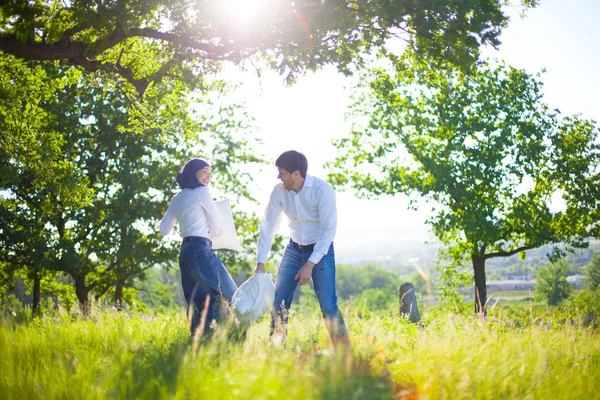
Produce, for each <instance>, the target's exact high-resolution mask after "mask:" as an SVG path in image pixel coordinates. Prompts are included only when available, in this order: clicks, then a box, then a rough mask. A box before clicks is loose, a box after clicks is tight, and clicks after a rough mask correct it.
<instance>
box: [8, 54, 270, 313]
mask: <svg viewBox="0 0 600 400" xmlns="http://www.w3.org/2000/svg"><path fill="white" fill-rule="evenodd" d="M0 71H2V73H0V75H1V76H2V78H0V79H1V80H0V92H1V93H3V94H5V96H3V97H2V103H0V113H2V114H3V115H4V116H5V118H4V119H3V120H2V121H0V139H1V140H2V144H3V146H2V149H1V150H0V168H1V170H2V175H1V181H0V190H1V192H0V243H1V244H2V246H1V247H2V250H1V251H0V262H1V263H2V264H1V269H2V274H0V275H2V276H3V277H4V281H5V282H6V281H8V280H10V279H13V278H14V274H15V273H16V272H17V271H18V270H22V271H24V273H25V274H26V275H28V276H29V275H31V276H32V277H31V278H32V279H37V282H38V283H39V281H40V279H41V277H42V276H45V275H44V274H46V273H50V274H52V273H54V274H56V273H57V272H60V273H66V274H68V275H69V276H70V277H71V278H72V279H73V281H74V283H75V289H76V293H77V297H78V299H79V301H80V303H81V304H85V303H87V301H88V294H89V293H90V291H92V290H93V291H94V293H95V294H96V296H99V295H101V294H103V293H104V292H106V290H108V288H109V287H110V286H112V285H115V284H117V285H120V287H121V288H122V287H123V285H124V284H126V283H127V282H129V281H131V279H133V278H134V277H138V276H140V274H141V273H142V272H143V271H144V270H145V269H148V268H151V267H153V266H156V265H161V264H162V265H164V264H170V263H172V262H173V260H175V259H176V257H175V254H176V249H175V247H174V246H172V245H171V244H169V243H166V242H165V241H163V239H162V238H161V237H160V236H159V234H158V233H157V232H155V230H154V229H153V222H154V221H155V220H157V219H160V217H161V216H162V215H163V214H164V212H165V211H166V207H167V205H168V201H169V199H170V198H171V196H172V195H173V194H174V193H175V191H176V190H177V185H176V183H175V174H176V172H177V170H178V169H179V168H180V167H181V165H183V163H184V162H185V161H187V160H188V159H189V158H191V157H194V156H197V155H200V156H203V157H205V158H208V159H209V160H210V161H211V162H212V163H213V165H214V166H215V172H216V176H215V178H216V179H215V180H214V183H215V185H216V187H217V188H221V189H225V190H226V193H228V195H229V196H239V197H243V198H248V197H249V192H248V185H249V182H250V181H251V180H250V179H251V177H250V176H249V175H248V174H247V173H244V172H243V169H244V168H243V167H242V166H244V165H248V164H256V163H261V162H262V159H261V158H260V157H258V156H256V155H255V154H254V152H253V151H252V150H251V149H250V146H251V140H250V139H251V135H250V133H251V132H250V131H251V127H250V126H249V124H248V117H247V116H245V115H244V113H243V110H242V111H240V107H239V106H235V105H231V106H225V105H222V104H216V105H211V104H210V103H209V102H208V101H207V100H206V99H205V96H204V95H201V96H200V97H199V98H197V101H198V102H200V104H202V105H203V107H204V109H205V110H206V115H201V116H195V117H194V116H193V115H192V114H191V112H190V107H189V101H190V97H189V96H190V93H189V91H188V90H186V89H183V88H181V87H179V88H178V87H177V85H171V87H168V84H169V83H168V82H167V81H163V82H162V83H161V85H156V86H153V87H152V88H151V90H149V91H148V92H147V94H146V99H145V102H144V104H143V105H141V104H140V103H138V102H131V101H130V99H129V98H128V96H127V93H126V92H123V91H121V90H120V89H119V88H118V87H116V86H115V82H114V81H113V80H112V79H103V77H102V76H98V75H97V74H96V75H94V76H91V75H89V74H82V73H81V72H80V71H78V70H76V69H73V68H69V67H64V66H61V65H59V64H57V63H49V62H45V63H33V64H32V63H31V62H24V61H22V60H18V59H15V58H14V57H12V56H9V55H5V54H0ZM117 84H118V83H117ZM221 90H226V89H225V88H224V86H223V85H222V83H220V82H215V84H214V85H213V91H215V92H218V91H221ZM29 115H31V118H27V117H28V116H29ZM24 117H25V118H24ZM215 118H216V119H218V121H215ZM225 166H226V168H225ZM231 177H235V179H233V178H231ZM237 218H238V220H239V221H242V222H244V224H242V225H241V226H242V227H243V228H244V229H241V230H240V232H239V233H240V235H241V236H242V239H243V240H246V241H248V240H252V239H253V238H254V236H255V231H256V230H255V229H254V230H252V229H248V226H252V224H253V223H254V224H256V222H255V220H256V217H253V216H252V215H246V214H243V213H242V214H240V213H238V214H237ZM243 258H244V255H242V257H241V258H240V257H233V258H231V257H230V259H229V261H230V262H231V265H230V267H235V265H233V264H234V262H241V261H240V260H242V261H243Z"/></svg>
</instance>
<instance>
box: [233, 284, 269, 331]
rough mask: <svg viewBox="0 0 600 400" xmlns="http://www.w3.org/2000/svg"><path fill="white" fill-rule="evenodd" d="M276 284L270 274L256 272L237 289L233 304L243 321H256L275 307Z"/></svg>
mask: <svg viewBox="0 0 600 400" xmlns="http://www.w3.org/2000/svg"><path fill="white" fill-rule="evenodd" d="M274 300H275V285H273V281H272V280H271V277H270V276H269V275H268V274H265V273H260V274H256V275H254V276H252V277H250V279H248V280H247V281H246V282H244V283H242V285H241V286H240V287H239V288H238V290H236V291H235V293H234V294H233V297H232V299H231V305H232V306H233V309H234V311H235V313H236V315H237V317H238V319H239V320H240V322H242V323H249V322H252V321H256V320H257V319H259V318H260V317H262V316H263V315H265V313H266V312H267V311H268V310H270V309H271V307H273V301H274Z"/></svg>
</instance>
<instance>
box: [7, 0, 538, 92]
mask: <svg viewBox="0 0 600 400" xmlns="http://www.w3.org/2000/svg"><path fill="white" fill-rule="evenodd" d="M504 3H505V2H504V1H501V0H463V1H451V0H445V1H441V0H426V1H412V0H410V1H389V0H377V1H370V0H369V1H367V0H328V1H314V0H300V1H294V2H291V1H278V0H272V1H269V0H265V1H262V2H259V1H251V0H244V1H242V0H240V1H235V0H229V1H221V0H198V1H197V0H194V1H190V0H173V1H164V0H66V1H54V0H8V1H5V2H3V4H4V5H3V6H2V7H1V8H0V51H3V52H5V53H9V54H12V55H15V56H17V57H20V58H23V59H25V60H36V61H43V60H62V61H65V62H68V63H70V64H71V65H77V66H80V67H82V68H84V69H85V70H87V71H89V72H95V71H98V70H104V71H106V72H108V73H110V74H115V75H119V76H121V77H122V78H124V79H126V80H127V81H129V82H130V83H131V84H132V85H133V86H134V87H135V88H136V90H137V91H138V93H139V94H140V95H143V94H144V93H145V91H146V90H147V88H148V86H149V85H150V84H152V83H158V82H160V81H161V80H162V79H163V78H169V79H173V78H176V79H182V80H185V81H187V82H188V83H193V84H194V85H198V84H201V83H202V82H203V77H204V76H205V74H206V73H207V72H211V71H213V70H214V69H215V68H218V65H219V62H221V61H230V62H233V63H239V62H241V61H242V60H245V59H248V58H250V57H254V58H256V57H259V58H264V59H265V60H266V61H267V62H268V63H269V65H270V67H272V68H274V69H276V70H277V71H279V72H280V73H281V74H282V75H284V76H285V77H286V78H288V79H293V78H294V77H295V76H296V75H297V74H298V73H300V72H302V71H304V70H306V69H315V68H317V67H318V66H321V65H324V64H335V65H336V66H338V68H339V69H340V70H341V71H342V72H348V67H349V65H351V64H353V63H357V62H358V63H360V62H361V60H362V56H361V55H364V54H366V53H368V52H369V51H370V50H374V49H383V47H382V46H383V45H384V43H385V42H386V41H387V40H389V39H390V38H400V39H402V40H404V41H406V42H407V43H409V44H410V45H411V47H413V48H415V49H417V51H419V52H420V53H421V54H423V55H427V56H431V57H434V58H436V59H443V60H446V61H449V62H452V63H456V64H466V65H468V64H470V63H472V62H473V61H474V60H476V59H477V58H478V54H479V46H480V45H482V44H491V45H493V46H496V45H498V44H499V40H498V36H499V34H500V31H501V29H502V28H503V27H504V26H506V23H507V20H508V17H507V16H506V15H505V14H504V12H503V10H502V5H503V4H504ZM536 3H537V0H525V1H523V2H522V4H523V7H524V8H527V7H531V6H535V5H536ZM255 56H256V57H255Z"/></svg>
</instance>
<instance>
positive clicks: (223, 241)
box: [211, 199, 242, 251]
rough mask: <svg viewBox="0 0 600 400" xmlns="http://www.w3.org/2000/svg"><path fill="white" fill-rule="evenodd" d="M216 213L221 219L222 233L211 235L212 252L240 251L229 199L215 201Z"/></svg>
mask: <svg viewBox="0 0 600 400" xmlns="http://www.w3.org/2000/svg"><path fill="white" fill-rule="evenodd" d="M215 205H216V206H217V211H218V212H219V216H220V217H221V222H222V224H223V225H222V226H221V228H222V233H221V235H220V236H217V235H213V236H212V237H211V240H212V248H213V249H214V250H218V249H227V250H233V251H242V246H240V241H239V240H238V237H237V233H236V231H235V225H234V223H233V215H232V214H231V205H230V204H229V199H224V200H219V201H215Z"/></svg>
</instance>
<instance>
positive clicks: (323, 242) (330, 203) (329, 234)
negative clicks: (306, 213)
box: [294, 185, 337, 285]
mask: <svg viewBox="0 0 600 400" xmlns="http://www.w3.org/2000/svg"><path fill="white" fill-rule="evenodd" d="M317 209H318V211H319V222H320V228H321V234H320V235H319V237H318V239H317V242H316V243H315V247H314V249H313V252H312V254H311V255H310V257H309V258H308V261H307V262H306V264H304V266H303V267H302V268H300V271H298V273H297V274H296V277H295V278H294V279H296V280H297V281H298V285H304V284H306V283H308V282H309V281H310V278H311V277H312V270H313V268H314V267H315V265H316V264H318V263H319V261H321V259H322V258H323V256H325V254H327V252H328V251H329V246H330V245H331V242H332V241H333V238H334V237H335V231H336V227H337V208H336V204H335V192H334V191H333V188H332V187H331V186H329V185H325V188H324V190H323V192H322V193H321V195H320V197H319V202H318V203H317Z"/></svg>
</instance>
